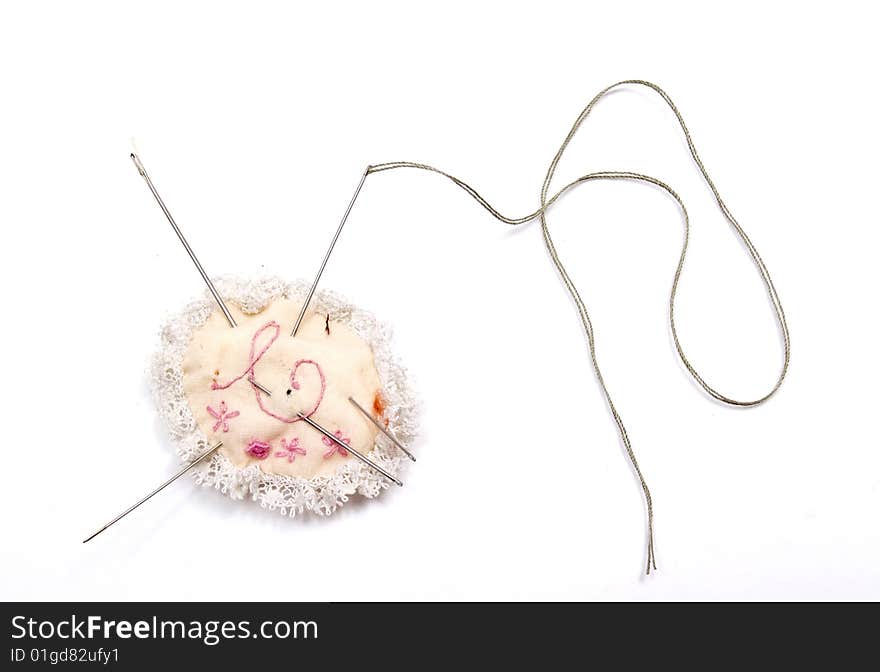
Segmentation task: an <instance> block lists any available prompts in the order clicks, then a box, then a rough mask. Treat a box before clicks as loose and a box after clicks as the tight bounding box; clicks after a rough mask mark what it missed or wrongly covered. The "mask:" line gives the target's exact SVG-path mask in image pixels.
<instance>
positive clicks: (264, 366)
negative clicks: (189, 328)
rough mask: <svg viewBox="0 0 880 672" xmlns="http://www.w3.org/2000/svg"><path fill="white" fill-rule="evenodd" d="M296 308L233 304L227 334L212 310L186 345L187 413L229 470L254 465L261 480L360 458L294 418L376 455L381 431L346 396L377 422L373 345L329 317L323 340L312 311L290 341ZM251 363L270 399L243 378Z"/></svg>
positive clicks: (320, 472) (321, 323)
mask: <svg viewBox="0 0 880 672" xmlns="http://www.w3.org/2000/svg"><path fill="white" fill-rule="evenodd" d="M300 307H301V304H300V303H298V302H294V301H290V300H288V299H276V300H275V301H273V302H271V303H270V304H269V305H268V306H267V307H266V308H265V309H263V310H262V311H261V312H259V313H257V314H252V315H248V314H245V313H242V312H241V311H240V310H238V309H237V308H236V307H234V306H232V305H230V306H229V309H230V311H231V312H232V314H233V316H234V317H235V321H236V322H237V323H238V326H237V327H236V328H234V329H232V328H230V327H229V324H228V323H227V322H226V319H225V318H224V317H223V314H222V313H221V312H220V311H219V310H215V311H214V312H213V313H212V314H211V316H210V317H209V319H208V321H207V322H206V323H205V324H204V325H203V326H202V327H200V328H199V329H197V330H196V331H195V332H194V335H193V338H192V341H191V342H190V344H189V347H188V348H187V351H186V354H185V356H184V359H183V388H184V393H185V395H186V398H187V401H188V403H189V407H190V410H191V411H192V414H193V416H194V417H195V419H196V422H197V423H198V425H199V428H200V429H201V430H202V431H203V432H204V433H205V435H206V436H207V437H208V439H209V441H211V442H212V443H213V442H214V441H216V440H222V441H223V447H222V448H221V449H220V450H221V451H222V452H223V454H224V455H226V457H228V458H229V459H230V460H231V461H232V463H233V464H234V465H235V466H236V467H239V468H241V467H245V466H247V465H249V464H253V463H257V464H259V466H260V469H262V470H263V471H265V472H267V473H273V474H286V475H290V476H298V477H301V478H311V477H313V476H328V475H331V474H332V473H333V472H334V471H335V470H336V469H337V467H339V466H340V465H341V464H344V463H345V461H347V460H356V459H357V458H355V457H353V456H352V455H351V453H348V456H347V457H344V456H342V455H341V451H340V450H338V446H337V444H335V443H333V442H330V441H329V439H326V437H324V436H323V435H322V434H321V433H320V432H318V431H317V430H316V429H313V428H312V427H310V426H308V425H307V424H306V423H305V422H302V420H300V419H299V418H298V417H297V416H296V412H297V411H300V412H302V413H305V414H307V415H310V417H311V418H312V419H314V420H315V421H316V422H318V423H319V424H320V425H322V426H323V427H324V428H326V429H328V430H329V431H331V432H333V433H336V432H339V433H340V434H339V436H341V438H342V439H343V440H345V439H348V440H349V441H350V442H351V445H352V446H353V447H354V448H355V449H356V450H358V451H360V452H362V453H369V451H370V450H372V448H373V443H374V441H375V438H376V434H377V433H378V430H377V429H376V427H375V426H374V425H373V424H372V423H370V422H369V421H368V420H367V419H366V418H365V417H364V416H363V414H362V413H361V412H360V411H358V410H357V409H356V408H355V407H354V406H353V405H352V404H351V402H349V400H348V397H349V396H351V397H353V398H354V399H355V400H356V401H357V402H358V403H359V404H360V405H361V406H363V407H364V408H366V409H368V410H370V411H372V412H373V413H374V417H377V418H378V419H379V420H380V421H381V416H382V411H383V400H382V399H383V397H382V391H381V387H380V382H379V374H378V373H377V371H376V366H375V363H374V361H373V352H372V350H371V349H370V346H369V345H368V344H367V343H366V342H364V341H363V340H362V339H361V338H360V337H359V336H358V335H357V334H356V333H355V332H354V331H353V330H352V329H351V328H350V327H348V326H347V325H345V324H342V323H339V322H335V321H333V320H330V321H329V331H330V333H329V334H328V333H327V324H326V315H318V314H314V313H312V314H309V315H307V316H306V318H305V319H304V320H303V322H302V325H301V326H300V329H299V332H298V333H297V336H296V338H295V339H294V338H292V337H291V336H290V331H291V329H292V328H293V325H294V324H295V322H296V318H297V316H298V315H299V310H300ZM261 330H262V331H261ZM276 334H277V337H276V338H274V341H273V337H275V336H276ZM261 352H262V353H263V354H262V356H260V354H261ZM252 357H256V359H257V361H256V364H254V365H253V371H254V374H255V378H256V380H257V381H259V383H260V384H261V385H263V386H264V387H266V388H267V389H268V390H269V391H270V392H271V393H272V396H271V397H269V396H267V395H265V394H264V393H262V392H259V391H258V390H257V389H256V388H255V387H254V386H252V385H251V384H250V383H249V382H248V380H247V378H248V374H247V370H248V369H249V367H250V366H251V362H252ZM239 376H241V378H240V379H239V380H237V381H235V382H231V381H233V380H235V379H236V378H238V377H239ZM230 383H231V384H230ZM227 385H228V387H226V389H219V388H222V387H225V386H227ZM313 409H314V411H313V413H311V414H310V411H312V410H313ZM267 444H268V446H267ZM303 453H305V454H303Z"/></svg>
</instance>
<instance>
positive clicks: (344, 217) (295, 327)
mask: <svg viewBox="0 0 880 672" xmlns="http://www.w3.org/2000/svg"><path fill="white" fill-rule="evenodd" d="M369 174H370V167H369V166H367V169H366V170H365V171H364V174H363V175H362V176H361V181H360V182H358V186H357V189H355V190H354V196H352V197H351V202H349V204H348V207H347V208H346V209H345V214H344V215H342V221H341V222H339V228H337V229H336V233H335V234H334V236H333V240H331V241H330V247H329V248H327V254H325V255H324V260H323V261H322V262H321V268H319V269H318V274H317V275H316V276H315V281H314V282H313V283H312V286H311V288H310V289H309V293H308V295H307V296H306V300H305V301H304V302H303V305H302V308H301V309H300V311H299V317H297V318H296V324H295V325H293V331H291V332H290V335H291V336H296V332H297V331H299V325H300V324H301V323H302V321H303V317H305V314H306V310H307V309H308V307H309V303H311V301H312V297H313V296H314V295H315V289H316V288H317V287H318V281H319V280H320V279H321V274H322V273H323V272H324V267H325V266H327V260H328V259H329V258H330V253H331V252H333V248H334V246H335V245H336V241H337V240H338V239H339V234H340V233H342V227H343V226H345V222H346V220H347V219H348V215H349V214H350V213H351V209H352V208H353V207H354V202H355V201H356V200H357V197H358V194H359V193H361V187H363V186H364V180H366V179H367V175H369Z"/></svg>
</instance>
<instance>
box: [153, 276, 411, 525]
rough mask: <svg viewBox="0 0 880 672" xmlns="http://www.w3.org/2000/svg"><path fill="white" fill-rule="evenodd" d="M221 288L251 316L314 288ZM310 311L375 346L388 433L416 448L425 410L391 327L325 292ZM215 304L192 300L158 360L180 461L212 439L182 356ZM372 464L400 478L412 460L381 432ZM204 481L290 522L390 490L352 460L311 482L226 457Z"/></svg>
mask: <svg viewBox="0 0 880 672" xmlns="http://www.w3.org/2000/svg"><path fill="white" fill-rule="evenodd" d="M215 286H216V287H217V290H218V291H219V292H220V294H221V295H222V296H223V297H224V300H225V301H227V302H230V303H234V304H236V305H238V306H239V307H240V308H241V310H242V311H243V312H245V313H249V314H253V313H257V312H259V311H261V310H262V309H263V308H265V307H266V306H267V305H268V304H269V303H271V302H272V301H274V300H275V299H277V298H287V299H292V300H294V301H300V302H302V301H303V300H304V299H305V296H306V294H307V292H308V285H306V283H304V282H303V281H301V280H299V281H296V282H293V283H290V284H287V283H285V282H284V281H283V280H282V279H280V278H278V277H261V278H257V279H247V278H239V277H232V276H227V277H222V278H219V279H218V280H216V281H215ZM310 307H311V308H312V309H314V310H316V311H318V312H320V313H328V312H329V313H330V315H331V316H332V317H333V319H334V320H338V321H340V322H343V323H345V324H347V325H349V326H350V327H351V328H352V329H353V330H354V331H355V332H356V333H357V334H358V335H359V336H360V337H361V338H362V339H364V341H366V342H367V343H368V344H369V345H370V346H371V347H372V349H373V356H374V359H375V363H376V370H377V371H378V373H379V379H380V381H381V382H382V391H383V398H384V399H385V401H386V402H387V407H386V410H385V417H386V418H387V419H388V429H389V431H391V433H392V434H394V435H395V436H396V437H397V438H398V439H399V440H400V441H401V442H402V443H403V444H404V445H406V446H411V445H413V440H414V439H415V437H416V431H417V427H418V407H417V402H416V400H415V397H414V395H413V392H412V390H411V389H410V387H409V385H408V383H407V372H406V369H404V368H403V367H402V366H401V365H400V363H399V362H398V361H397V360H396V358H395V357H394V356H393V355H392V353H391V350H390V347H389V344H390V341H391V330H390V329H389V327H388V326H387V325H384V324H382V323H380V322H379V321H378V320H376V318H375V317H374V316H373V315H372V314H371V313H369V312H367V311H364V310H361V309H360V308H357V307H356V306H353V305H351V304H350V303H348V302H347V301H345V300H344V299H343V298H341V297H340V296H337V295H336V294H334V293H333V292H328V291H318V292H316V293H315V296H314V297H313V298H312V302H311V304H310ZM214 309H215V304H214V301H213V299H212V298H211V296H210V294H209V293H208V292H207V290H206V291H205V296H204V298H202V299H198V300H196V301H193V302H192V303H190V304H189V305H188V306H187V307H186V308H184V310H183V311H182V312H181V313H179V314H178V315H176V316H174V317H172V318H171V320H170V321H169V322H168V323H167V324H166V325H165V326H164V328H163V329H162V332H161V344H160V347H159V350H158V352H156V354H155V355H154V356H153V360H152V365H151V371H150V374H151V379H152V387H153V392H154V396H155V399H156V404H157V406H158V409H159V412H160V414H161V415H162V416H163V417H164V418H165V420H166V422H167V423H168V428H169V430H170V432H171V437H172V440H173V442H174V443H175V445H176V448H177V454H178V455H179V456H180V458H181V460H182V461H183V462H184V463H186V462H190V461H192V460H193V459H195V458H196V457H198V456H199V455H200V454H201V453H203V452H204V451H205V450H207V448H208V446H209V443H208V439H207V437H206V436H205V435H204V433H203V432H202V431H201V430H200V429H199V427H198V424H197V423H196V420H195V418H194V417H193V414H192V411H191V410H190V408H189V404H188V403H187V400H186V396H185V394H184V391H183V368H182V364H183V357H184V354H185V352H186V349H187V347H188V345H189V343H190V340H191V339H192V336H193V332H195V331H196V330H197V329H198V328H199V327H201V326H202V325H204V324H205V322H206V321H207V320H208V317H209V316H210V314H211V312H212V311H213V310H214ZM370 457H371V459H372V460H374V461H375V462H376V463H378V464H379V465H380V466H382V467H383V468H385V469H387V470H388V471H390V472H391V473H392V474H395V475H397V474H398V472H399V470H400V467H401V462H402V461H406V459H405V457H404V456H402V455H401V454H400V451H399V449H398V448H396V447H395V446H394V445H393V444H391V442H390V441H388V440H387V439H386V438H385V437H384V436H382V435H381V434H379V435H378V436H377V437H376V442H375V444H374V448H373V450H372V453H371V454H370ZM193 475H194V476H195V479H196V481H197V482H198V483H200V484H202V485H205V486H213V487H214V488H216V489H218V490H219V491H220V492H222V493H223V494H225V495H228V496H229V497H231V498H232V499H243V498H244V497H245V496H247V495H250V497H251V499H253V500H254V501H257V502H259V503H260V505H261V506H262V507H263V508H267V509H269V510H276V509H277V510H279V511H280V512H281V514H282V515H289V516H291V517H293V516H295V515H296V514H298V513H302V512H303V511H313V512H315V513H317V514H320V515H329V514H331V513H333V512H334V511H336V509H337V508H339V507H341V506H342V505H343V504H345V502H347V501H348V498H349V496H350V495H353V494H355V493H358V494H360V495H363V496H364V497H376V496H377V495H378V494H379V493H380V492H381V491H382V490H384V489H385V488H387V487H388V485H389V481H388V480H387V479H385V478H384V477H383V476H381V475H380V474H378V473H376V472H375V471H374V470H373V469H371V468H370V467H368V466H366V465H365V464H363V463H362V462H360V461H358V460H350V461H348V462H347V463H346V464H344V465H343V466H341V467H339V469H337V470H336V472H335V473H334V474H333V475H332V476H329V477H326V476H316V477H313V478H311V479H304V478H297V477H293V476H284V475H279V474H267V473H265V472H263V471H261V470H260V468H259V467H258V466H257V465H251V466H248V467H246V468H244V469H238V468H236V467H235V466H234V465H233V464H232V462H230V461H229V459H228V458H227V457H226V456H224V455H221V454H220V453H219V452H218V453H216V454H215V455H213V456H212V457H211V459H210V460H209V461H208V463H207V464H205V465H199V466H198V467H195V468H194V469H193Z"/></svg>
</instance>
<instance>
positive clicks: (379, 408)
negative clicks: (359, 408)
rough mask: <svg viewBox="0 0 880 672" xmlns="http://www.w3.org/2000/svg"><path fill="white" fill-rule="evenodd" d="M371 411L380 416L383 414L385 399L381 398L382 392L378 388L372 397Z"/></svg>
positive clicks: (386, 422)
mask: <svg viewBox="0 0 880 672" xmlns="http://www.w3.org/2000/svg"><path fill="white" fill-rule="evenodd" d="M373 412H374V413H375V414H376V415H377V416H379V417H380V418H381V417H382V416H383V415H384V414H385V400H384V399H383V398H382V393H381V392H379V391H378V390H377V391H376V395H375V396H374V397H373ZM385 424H386V425H387V424H388V421H387V420H386V421H385Z"/></svg>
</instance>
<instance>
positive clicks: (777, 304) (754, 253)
mask: <svg viewBox="0 0 880 672" xmlns="http://www.w3.org/2000/svg"><path fill="white" fill-rule="evenodd" d="M626 85H639V86H645V87H647V88H649V89H651V90H653V91H654V92H655V93H657V94H658V95H659V96H660V97H661V98H662V99H663V101H664V102H665V103H666V104H667V105H668V106H669V108H670V109H671V110H672V111H673V112H674V113H675V116H676V118H677V119H678V123H679V125H680V126H681V129H682V131H683V132H684V137H685V139H686V140H687V145H688V149H689V150H690V154H691V157H692V158H693V160H694V163H695V164H696V165H697V168H699V170H700V173H701V174H702V176H703V179H704V180H705V181H706V184H707V185H708V186H709V189H711V190H712V193H713V195H714V196H715V201H716V202H717V204H718V208H719V209H720V210H721V213H722V214H723V215H724V218H725V219H726V220H727V221H728V223H729V224H730V225H731V226H732V227H733V229H734V231H735V232H736V234H737V235H738V236H739V238H740V240H742V242H743V244H744V245H745V247H746V249H747V250H748V252H749V256H750V257H751V258H752V261H753V262H754V264H755V267H756V268H757V269H758V272H759V273H760V275H761V279H762V281H763V282H764V286H765V287H766V289H767V294H768V296H769V297H770V301H771V303H772V305H773V310H774V313H775V315H776V321H777V323H778V324H779V329H780V332H781V334H782V340H783V347H784V355H783V362H782V368H781V370H780V372H779V377H778V378H777V380H776V383H775V384H774V385H773V387H772V388H771V389H770V391H769V392H767V393H766V394H765V395H764V396H762V397H759V398H757V399H753V400H750V401H741V400H737V399H733V398H731V397H728V396H726V395H724V394H722V393H721V392H719V391H718V390H716V389H715V388H714V387H713V386H711V385H709V383H707V382H706V380H705V379H704V378H703V377H702V376H701V375H700V374H699V373H698V372H697V371H696V369H694V367H693V366H692V365H691V363H690V361H688V358H687V357H686V356H685V354H684V350H683V348H682V345H681V342H680V340H679V338H678V332H677V331H676V328H675V296H676V291H677V290H678V283H679V280H680V278H681V271H682V268H683V267H684V259H685V254H686V253H687V247H688V239H689V234H690V220H689V218H688V213H687V209H686V208H685V206H684V202H683V201H682V200H681V197H679V195H678V194H677V193H676V192H675V190H674V189H672V187H670V186H669V185H668V184H666V183H665V182H663V181H661V180H659V179H657V178H655V177H651V176H650V175H643V174H641V173H633V172H626V171H600V172H595V173H589V174H586V175H582V176H581V177H579V178H577V179H575V180H573V181H571V182H569V183H568V184H566V185H565V186H564V187H562V188H561V189H559V190H558V191H557V192H556V193H555V194H553V195H552V196H550V197H549V198H548V197H547V195H548V193H549V191H550V183H551V182H552V180H553V177H554V175H555V173H556V167H557V165H558V164H559V161H560V159H561V158H562V155H563V154H564V153H565V150H566V148H567V147H568V145H569V143H570V142H571V140H572V138H574V136H575V134H576V133H577V131H578V130H579V129H580V127H581V124H583V122H584V121H585V120H586V118H587V117H588V116H589V114H590V112H591V111H592V109H593V107H594V106H595V105H596V103H598V102H599V100H601V99H602V98H603V97H604V96H605V95H607V94H608V93H609V92H611V91H612V90H613V89H616V88H618V87H620V86H626ZM397 168H416V169H419V170H426V171H429V172H433V173H437V174H439V175H442V176H444V177H446V178H448V179H449V180H451V181H452V182H453V183H455V184H456V185H457V186H459V187H461V188H462V189H463V190H464V191H466V192H467V193H468V194H470V196H471V197H472V198H474V200H476V201H477V202H478V203H479V204H480V205H481V206H483V208H485V209H486V210H487V211H488V212H489V213H490V214H491V215H492V216H493V217H495V219H497V220H499V221H501V222H503V223H505V224H509V225H511V226H519V225H521V224H526V223H527V222H531V221H533V220H535V219H540V221H541V230H542V232H543V235H544V243H545V245H546V247H547V251H548V252H549V253H550V258H551V259H552V260H553V264H554V265H555V266H556V269H557V270H558V271H559V274H560V276H561V277H562V280H563V282H564V283H565V287H566V289H567V290H568V292H569V294H570V295H571V297H572V299H573V300H574V302H575V305H576V306H577V310H578V314H579V316H580V319H581V322H582V323H583V326H584V331H585V333H586V335H587V342H588V344H589V350H590V360H591V361H592V364H593V370H594V372H595V374H596V380H597V381H598V382H599V386H600V387H601V388H602V392H603V394H604V395H605V399H606V401H607V402H608V408H609V409H610V411H611V415H612V417H613V418H614V422H615V423H616V424H617V429H618V433H619V434H620V438H621V441H622V442H623V445H624V447H625V448H626V452H627V455H628V456H629V459H630V462H631V463H632V466H633V469H634V470H635V472H636V475H637V476H638V479H639V483H640V485H641V487H642V490H643V492H644V495H645V505H646V508H647V517H648V525H647V527H648V535H647V555H648V557H647V564H646V569H645V573H646V574H650V573H651V570H652V569H657V563H656V560H655V555H654V507H653V502H652V500H651V492H650V490H649V489H648V484H647V483H646V482H645V478H644V476H643V475H642V470H641V468H640V467H639V463H638V460H636V456H635V453H634V452H633V449H632V444H631V443H630V439H629V436H628V435H627V432H626V427H625V426H624V424H623V420H622V419H621V417H620V415H619V413H618V412H617V408H616V407H615V406H614V403H613V401H612V400H611V394H610V392H609V391H608V387H607V386H606V385H605V380H604V379H603V377H602V372H601V371H600V369H599V363H598V361H597V359H596V341H595V332H594V329H593V324H592V322H591V320H590V316H589V313H588V312H587V308H586V305H585V304H584V301H583V299H581V296H580V294H579V293H578V290H577V287H576V286H575V284H574V282H573V281H572V280H571V277H570V276H569V275H568V272H567V271H566V270H565V266H564V265H563V263H562V261H561V260H560V259H559V255H558V253H557V251H556V246H555V245H554V244H553V239H552V238H551V236H550V230H549V228H548V226H547V218H546V213H547V210H548V209H549V208H550V206H551V205H553V204H554V203H555V202H556V201H557V199H558V198H559V197H560V196H562V194H564V193H565V192H567V191H568V190H570V189H572V188H574V187H576V186H578V185H580V184H583V183H585V182H590V181H592V180H631V181H634V182H638V183H642V184H651V185H654V186H656V187H659V188H660V189H662V190H663V191H665V192H666V193H667V194H668V195H669V196H670V197H672V198H673V199H674V200H675V202H676V203H677V204H678V207H679V208H680V209H681V213H682V217H683V220H684V228H685V235H684V242H683V244H682V248H681V255H680V256H679V260H678V266H677V267H676V269H675V276H674V278H673V281H672V290H671V291H670V294H669V326H670V329H671V330H672V337H673V340H674V342H675V349H676V350H677V352H678V356H679V358H680V359H681V361H682V363H683V364H684V366H685V368H686V369H687V371H688V373H689V374H690V375H691V377H693V379H694V380H695V381H696V382H697V383H698V384H699V385H700V387H702V388H703V389H704V390H705V391H706V392H707V393H708V394H709V395H710V396H711V397H713V398H714V399H717V400H718V401H720V402H723V403H725V404H729V405H732V406H744V407H747V406H757V405H758V404H761V403H763V402H765V401H767V400H768V399H769V398H770V397H772V396H773V395H774V394H775V393H776V391H777V390H778V389H779V388H780V386H781V385H782V381H783V380H784V379H785V375H786V373H787V371H788V365H789V361H790V358H791V342H790V337H789V331H788V324H787V323H786V321H785V312H784V311H783V309H782V303H781V301H780V299H779V295H778V294H777V292H776V287H775V286H774V285H773V280H772V279H771V278H770V271H769V270H768V269H767V266H766V265H765V264H764V261H763V260H762V259H761V256H760V255H759V254H758V250H757V249H756V248H755V246H754V244H753V243H752V241H751V240H750V239H749V237H748V236H747V235H746V233H745V231H744V230H743V229H742V227H741V226H740V225H739V223H738V222H737V221H736V219H735V218H734V217H733V214H731V212H730V210H729V209H728V208H727V206H726V205H725V203H724V201H723V200H722V199H721V194H720V193H719V192H718V189H717V187H716V186H715V183H714V182H713V181H712V179H711V178H710V177H709V173H708V171H707V170H706V167H705V166H704V165H703V162H702V160H701V159H700V157H699V154H698V153H697V148H696V146H695V145H694V142H693V139H692V138H691V134H690V131H688V128H687V125H686V124H685V122H684V118H683V117H682V115H681V112H679V110H678V108H677V107H676V106H675V103H673V102H672V99H671V98H670V97H669V95H668V94H667V93H666V92H665V91H664V90H663V89H661V88H660V87H659V86H657V85H656V84H653V83H651V82H647V81H644V80H640V79H628V80H624V81H621V82H617V83H616V84H612V85H611V86H609V87H607V88H605V89H603V90H602V91H600V92H599V93H598V94H596V96H595V97H594V98H593V99H592V100H591V101H590V102H589V104H588V105H587V106H586V107H585V108H584V110H583V111H582V112H581V113H580V115H578V117H577V119H576V120H575V122H574V124H573V125H572V127H571V130H570V131H569V132H568V135H567V136H566V138H565V140H564V141H563V142H562V145H561V146H560V148H559V151H557V152H556V155H555V156H554V157H553V160H552V161H551V162H550V167H549V169H548V170H547V175H546V177H545V178H544V183H543V185H542V186H541V207H540V208H538V209H537V210H535V211H534V212H533V213H531V214H529V215H526V216H524V217H506V216H505V215H503V214H501V213H500V212H499V211H498V210H496V209H495V208H494V207H493V206H492V205H491V204H490V203H489V202H488V201H487V200H486V199H484V198H483V197H482V196H480V194H479V193H478V192H477V191H476V189H474V188H473V187H471V186H470V185H469V184H467V183H466V182H464V181H463V180H461V179H459V178H457V177H455V176H453V175H450V174H449V173H446V172H444V171H442V170H438V169H437V168H434V167H433V166H429V165H427V164H424V163H414V162H411V161H394V162H389V163H382V164H377V165H373V166H369V167H368V168H367V174H369V173H379V172H383V171H387V170H394V169H397Z"/></svg>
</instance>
